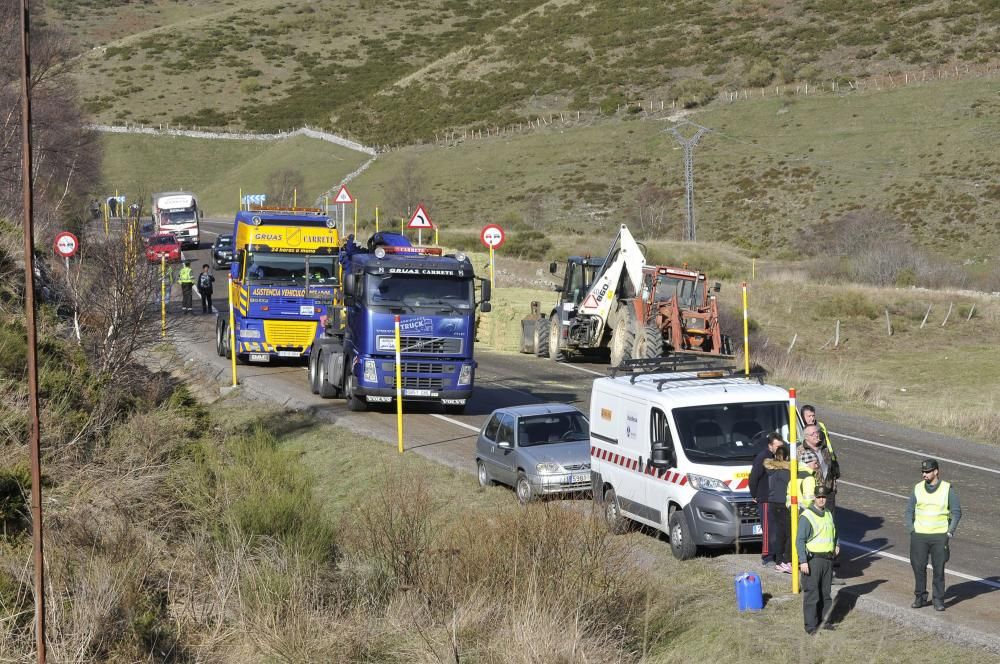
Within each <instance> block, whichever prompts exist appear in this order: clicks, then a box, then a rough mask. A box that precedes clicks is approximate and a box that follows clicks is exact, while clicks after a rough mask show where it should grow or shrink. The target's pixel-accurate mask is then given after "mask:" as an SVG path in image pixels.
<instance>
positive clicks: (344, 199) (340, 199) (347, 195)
mask: <svg viewBox="0 0 1000 664" xmlns="http://www.w3.org/2000/svg"><path fill="white" fill-rule="evenodd" d="M333 202H334V203H353V202H354V199H353V198H351V192H349V191H347V185H343V184H342V185H340V191H338V192H337V197H336V198H335V199H333Z"/></svg>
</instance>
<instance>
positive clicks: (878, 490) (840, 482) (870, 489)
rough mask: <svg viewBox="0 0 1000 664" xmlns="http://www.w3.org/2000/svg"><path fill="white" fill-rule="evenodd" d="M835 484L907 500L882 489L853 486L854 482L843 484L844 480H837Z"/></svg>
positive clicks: (862, 485) (859, 485)
mask: <svg viewBox="0 0 1000 664" xmlns="http://www.w3.org/2000/svg"><path fill="white" fill-rule="evenodd" d="M837 484H846V485H847V486H854V487H857V488H859V489H865V490H866V491H874V492H875V493H881V494H885V495H886V496H892V497H894V498H902V499H903V500H909V499H910V497H909V496H904V495H902V494H898V493H892V492H891V491H883V490H882V489H874V488H872V487H870V486H865V485H864V484H855V483H854V482H845V481H844V480H837Z"/></svg>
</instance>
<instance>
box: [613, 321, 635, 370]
mask: <svg viewBox="0 0 1000 664" xmlns="http://www.w3.org/2000/svg"><path fill="white" fill-rule="evenodd" d="M634 345H635V329H634V327H633V325H632V317H631V316H622V317H621V318H619V319H618V322H617V323H616V324H615V329H614V331H613V332H612V333H611V366H613V367H617V366H621V364H622V362H624V361H625V360H631V359H632V347H633V346H634Z"/></svg>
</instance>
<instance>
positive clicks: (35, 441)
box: [20, 0, 45, 664]
mask: <svg viewBox="0 0 1000 664" xmlns="http://www.w3.org/2000/svg"><path fill="white" fill-rule="evenodd" d="M20 5H21V188H22V190H23V192H24V309H25V324H26V327H27V328H28V423H29V427H30V432H29V435H28V446H29V447H30V448H31V542H32V545H33V549H34V554H35V555H34V559H35V644H36V650H37V653H38V664H45V564H44V563H45V557H44V556H43V555H42V467H41V434H40V432H39V420H38V333H37V330H38V328H37V325H36V323H35V237H34V223H33V222H34V211H33V210H32V207H31V204H32V193H33V192H32V187H31V97H30V89H31V79H30V74H31V58H30V56H29V55H28V30H29V23H28V0H21V3H20Z"/></svg>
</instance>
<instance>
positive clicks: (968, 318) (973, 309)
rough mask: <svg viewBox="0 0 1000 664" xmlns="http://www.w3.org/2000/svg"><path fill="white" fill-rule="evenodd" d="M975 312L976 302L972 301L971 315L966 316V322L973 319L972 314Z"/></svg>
mask: <svg viewBox="0 0 1000 664" xmlns="http://www.w3.org/2000/svg"><path fill="white" fill-rule="evenodd" d="M975 312H976V303H975V302H973V303H972V308H971V309H969V315H968V316H966V317H965V322H966V323H968V322H969V321H970V320H972V314H974V313H975Z"/></svg>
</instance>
